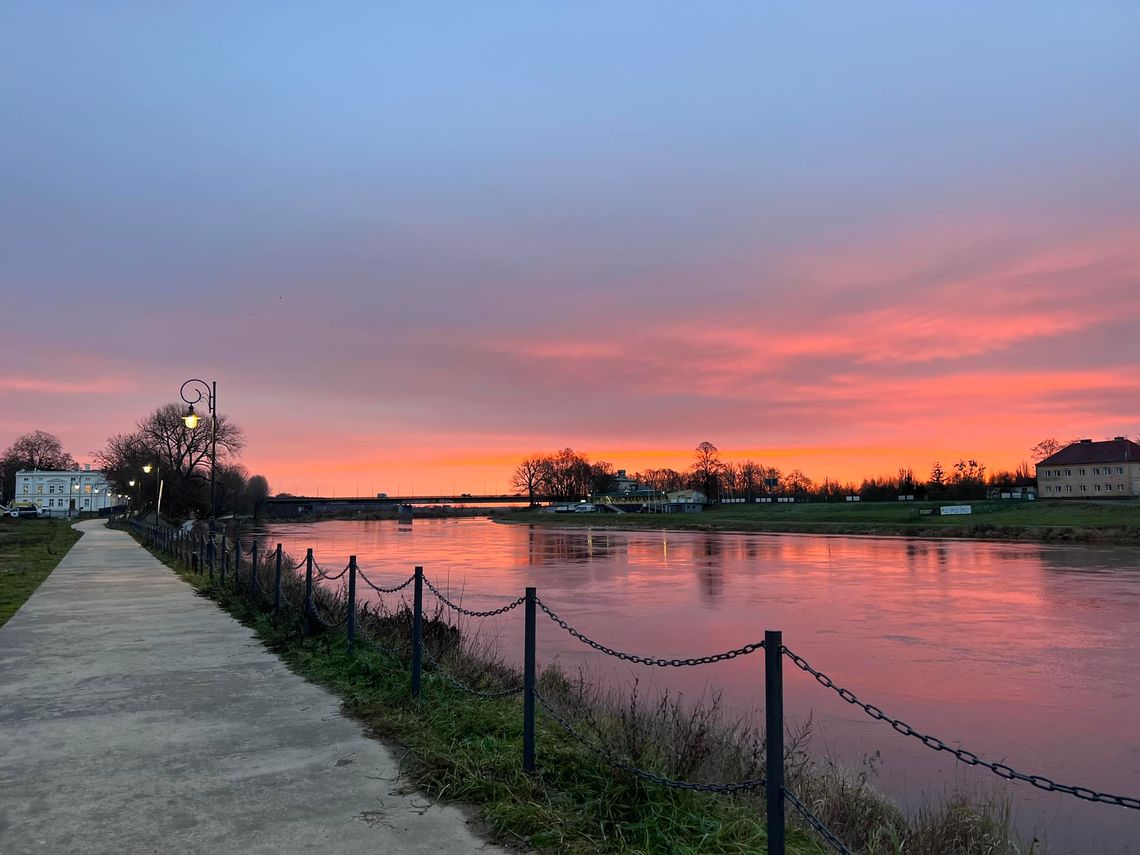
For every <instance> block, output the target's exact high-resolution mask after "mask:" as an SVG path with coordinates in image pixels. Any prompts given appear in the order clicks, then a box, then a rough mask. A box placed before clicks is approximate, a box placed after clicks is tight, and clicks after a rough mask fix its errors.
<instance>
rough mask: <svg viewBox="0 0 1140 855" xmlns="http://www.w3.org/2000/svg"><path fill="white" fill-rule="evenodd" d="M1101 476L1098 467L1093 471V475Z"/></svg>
mask: <svg viewBox="0 0 1140 855" xmlns="http://www.w3.org/2000/svg"><path fill="white" fill-rule="evenodd" d="M1099 474H1100V467H1099V466H1098V467H1097V468H1096V469H1094V470H1093V475H1099Z"/></svg>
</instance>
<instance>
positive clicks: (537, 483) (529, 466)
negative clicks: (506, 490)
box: [511, 455, 550, 505]
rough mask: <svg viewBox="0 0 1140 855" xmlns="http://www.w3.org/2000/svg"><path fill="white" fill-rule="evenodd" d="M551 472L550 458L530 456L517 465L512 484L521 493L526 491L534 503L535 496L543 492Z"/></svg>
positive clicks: (528, 498) (528, 497)
mask: <svg viewBox="0 0 1140 855" xmlns="http://www.w3.org/2000/svg"><path fill="white" fill-rule="evenodd" d="M549 472H550V468H549V466H548V458H546V457H542V456H540V455H535V456H534V457H528V458H526V459H525V460H523V461H522V462H521V463H520V464H519V465H518V466H516V467H515V471H514V474H512V475H511V486H512V487H514V488H515V489H516V490H518V491H519V492H520V493H526V495H527V500H528V501H529V502H530V504H531V505H534V504H535V501H534V497H535V496H537V495H539V494H541V493H542V490H543V487H544V486H545V485H546V476H547V475H548V474H549Z"/></svg>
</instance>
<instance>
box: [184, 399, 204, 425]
mask: <svg viewBox="0 0 1140 855" xmlns="http://www.w3.org/2000/svg"><path fill="white" fill-rule="evenodd" d="M182 421H183V422H185V423H186V427H188V428H190V430H194V428H196V427H198V422H200V421H201V419H199V418H198V414H197V413H196V412H194V405H193V404H191V405H190V407H189V408H188V409H187V410H186V415H184V416H183V417H182Z"/></svg>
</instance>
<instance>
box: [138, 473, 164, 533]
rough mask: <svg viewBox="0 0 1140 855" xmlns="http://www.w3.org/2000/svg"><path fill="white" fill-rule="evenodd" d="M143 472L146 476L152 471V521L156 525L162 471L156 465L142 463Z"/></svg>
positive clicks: (160, 496) (159, 505) (160, 501)
mask: <svg viewBox="0 0 1140 855" xmlns="http://www.w3.org/2000/svg"><path fill="white" fill-rule="evenodd" d="M142 469H143V472H144V473H145V474H147V475H149V474H150V471H151V470H152V469H153V470H154V521H155V523H156V524H157V523H158V514H159V512H160V511H161V510H162V507H161V506H162V470H161V469H160V468H159V466H158V464H157V463H144V464H143V468H142Z"/></svg>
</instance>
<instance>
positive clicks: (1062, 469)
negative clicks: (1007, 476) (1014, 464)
mask: <svg viewBox="0 0 1140 855" xmlns="http://www.w3.org/2000/svg"><path fill="white" fill-rule="evenodd" d="M1037 496H1038V498H1041V499H1135V498H1140V445H1138V444H1136V443H1135V442H1133V441H1132V440H1130V439H1125V438H1124V437H1122V436H1118V437H1114V438H1113V439H1110V440H1106V441H1104V442H1093V441H1092V440H1091V439H1082V440H1080V441H1078V442H1074V443H1072V444H1071V445H1068V446H1066V447H1065V448H1062V449H1061V450H1060V451H1058V452H1057V453H1056V454H1053V455H1050V456H1049V457H1046V458H1045V459H1044V460H1042V461H1041V462H1040V463H1038V464H1037Z"/></svg>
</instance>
